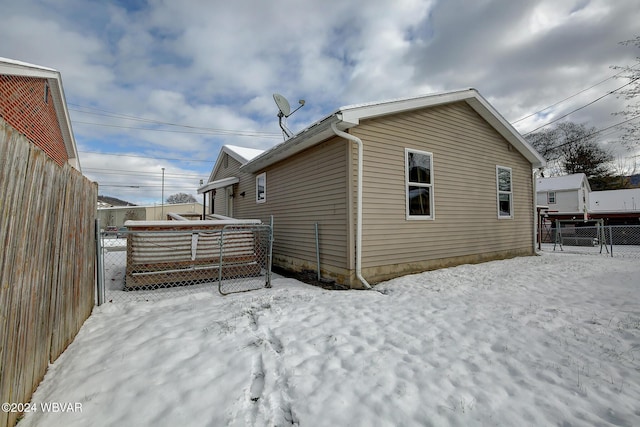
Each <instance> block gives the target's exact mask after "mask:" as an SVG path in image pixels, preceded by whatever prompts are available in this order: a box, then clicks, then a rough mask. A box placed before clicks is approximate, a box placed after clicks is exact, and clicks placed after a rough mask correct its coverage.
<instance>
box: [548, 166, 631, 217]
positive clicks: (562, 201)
mask: <svg viewBox="0 0 640 427" xmlns="http://www.w3.org/2000/svg"><path fill="white" fill-rule="evenodd" d="M536 192H537V204H538V206H540V207H544V208H543V209H542V210H543V211H544V214H545V218H546V219H548V220H554V219H559V220H568V221H570V220H576V221H584V220H586V219H604V220H605V223H606V224H610V225H616V224H637V223H638V218H640V188H631V189H625V190H607V191H591V186H590V185H589V180H588V179H587V177H586V176H585V174H583V173H578V174H573V175H565V176H558V177H552V178H538V180H537V188H536Z"/></svg>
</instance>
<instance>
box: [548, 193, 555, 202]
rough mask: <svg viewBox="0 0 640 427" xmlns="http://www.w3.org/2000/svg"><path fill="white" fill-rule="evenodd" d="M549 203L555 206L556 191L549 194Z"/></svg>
mask: <svg viewBox="0 0 640 427" xmlns="http://www.w3.org/2000/svg"><path fill="white" fill-rule="evenodd" d="M547 203H549V204H550V205H553V204H555V203H556V192H555V191H549V192H548V193H547Z"/></svg>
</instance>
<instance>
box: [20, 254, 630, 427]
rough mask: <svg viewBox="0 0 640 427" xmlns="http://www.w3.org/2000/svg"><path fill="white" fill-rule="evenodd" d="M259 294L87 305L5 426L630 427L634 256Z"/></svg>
mask: <svg viewBox="0 0 640 427" xmlns="http://www.w3.org/2000/svg"><path fill="white" fill-rule="evenodd" d="M273 285H274V288H272V289H263V290H258V291H254V292H249V293H244V294H236V295H231V296H227V297H221V296H219V295H216V294H215V293H211V292H203V293H198V294H193V295H189V296H180V297H177V298H175V299H169V300H162V301H155V302H152V303H149V302H137V303H130V304H105V305H103V306H101V307H99V308H96V309H95V310H94V313H93V314H92V316H91V317H90V318H89V319H88V320H87V322H86V323H85V325H84V326H83V327H82V329H81V331H80V333H79V335H78V336H77V338H76V339H75V341H74V342H73V343H72V344H71V345H70V346H69V348H68V349H67V350H66V351H65V352H64V354H63V355H62V356H61V357H60V358H59V359H58V360H57V361H56V362H55V363H54V364H53V365H51V366H50V368H49V371H48V373H47V375H46V377H45V379H44V381H43V382H42V383H41V385H40V386H39V388H38V389H37V391H36V392H35V394H34V396H33V400H32V402H34V403H36V404H40V403H43V402H62V403H72V404H75V403H80V404H81V408H82V412H66V413H62V412H57V413H52V412H48V413H43V412H42V411H38V412H35V413H28V414H26V416H25V417H24V419H23V420H22V421H21V422H20V423H19V426H20V427H28V426H65V427H66V426H88V425H91V426H115V425H130V426H184V427H189V426H225V425H232V426H245V425H249V426H254V425H255V426H270V425H291V424H293V425H300V426H347V425H348V426H400V425H404V426H412V425H416V426H423V425H434V426H447V425H456V426H474V425H500V426H522V425H542V426H549V425H553V426H582V425H602V426H607V425H620V426H638V425H640V263H639V262H638V260H637V259H617V258H613V259H612V258H607V257H602V256H590V255H571V254H559V253H553V254H548V253H547V254H543V255H542V256H539V257H525V258H517V259H512V260H506V261H497V262H490V263H485V264H480V265H465V266H460V267H456V268H449V269H443V270H438V271H432V272H427V273H423V274H418V275H412V276H406V277H403V278H399V279H396V280H392V281H389V282H385V283H382V284H380V285H378V286H376V288H375V289H376V290H374V291H326V290H322V289H319V288H315V287H312V286H308V285H305V284H302V283H300V282H296V281H294V280H291V279H284V278H275V279H274V280H273ZM77 407H78V406H75V408H77Z"/></svg>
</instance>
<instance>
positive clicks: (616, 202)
mask: <svg viewBox="0 0 640 427" xmlns="http://www.w3.org/2000/svg"><path fill="white" fill-rule="evenodd" d="M589 217H590V218H593V219H599V218H603V219H605V220H606V223H607V224H609V225H640V188H630V189H626V190H607V191H594V192H592V193H591V196H590V198H589Z"/></svg>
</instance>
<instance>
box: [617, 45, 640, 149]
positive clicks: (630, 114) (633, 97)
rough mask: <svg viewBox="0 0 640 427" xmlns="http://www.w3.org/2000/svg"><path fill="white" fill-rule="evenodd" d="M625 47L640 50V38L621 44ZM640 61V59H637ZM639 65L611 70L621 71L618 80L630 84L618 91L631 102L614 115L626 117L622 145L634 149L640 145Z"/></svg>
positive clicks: (623, 125)
mask: <svg viewBox="0 0 640 427" xmlns="http://www.w3.org/2000/svg"><path fill="white" fill-rule="evenodd" d="M620 44H622V45H624V46H628V45H635V46H636V47H638V48H640V36H636V38H634V39H631V40H625V41H623V42H620ZM637 60H638V61H640V57H638V58H637ZM637 65H638V64H637V63H636V64H634V65H632V66H629V65H627V66H620V65H614V66H612V67H611V68H613V69H614V70H619V71H620V73H619V74H618V75H617V77H618V78H622V79H628V80H629V83H628V84H627V85H625V86H624V88H623V89H620V90H619V91H618V94H619V97H621V98H623V99H625V100H627V101H629V104H627V106H626V109H625V110H624V111H619V112H617V113H613V114H614V115H619V116H622V117H624V118H625V119H626V120H625V122H624V123H623V124H622V125H621V127H622V128H623V129H624V134H623V135H622V137H621V138H620V139H621V141H622V143H623V144H624V145H625V146H626V147H627V148H628V149H632V148H635V147H637V146H638V145H640V67H637Z"/></svg>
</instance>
